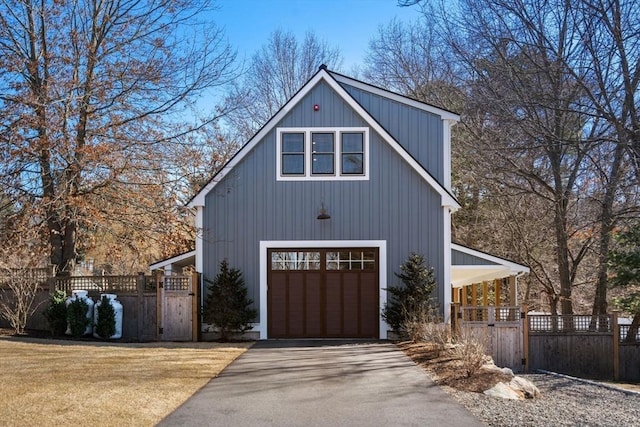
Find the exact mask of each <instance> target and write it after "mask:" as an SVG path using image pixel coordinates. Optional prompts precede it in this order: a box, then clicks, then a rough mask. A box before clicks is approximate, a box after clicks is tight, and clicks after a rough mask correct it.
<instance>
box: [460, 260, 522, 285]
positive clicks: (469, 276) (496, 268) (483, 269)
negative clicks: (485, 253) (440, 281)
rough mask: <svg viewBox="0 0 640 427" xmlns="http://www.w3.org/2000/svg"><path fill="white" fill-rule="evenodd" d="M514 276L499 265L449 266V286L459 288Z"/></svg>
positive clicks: (506, 268) (507, 269)
mask: <svg viewBox="0 0 640 427" xmlns="http://www.w3.org/2000/svg"><path fill="white" fill-rule="evenodd" d="M514 274H516V273H515V272H513V271H511V270H510V269H509V268H508V267H505V266H501V265H454V266H451V277H452V279H451V286H453V287H454V288H460V287H462V286H466V285H472V284H474V283H479V282H484V281H485V280H493V279H502V278H504V277H509V276H512V275H514Z"/></svg>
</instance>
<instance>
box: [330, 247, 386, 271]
mask: <svg viewBox="0 0 640 427" xmlns="http://www.w3.org/2000/svg"><path fill="white" fill-rule="evenodd" d="M375 268H376V261H375V252H373V251H348V252H347V251H341V252H327V270H375Z"/></svg>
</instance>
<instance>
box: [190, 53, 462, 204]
mask: <svg viewBox="0 0 640 427" xmlns="http://www.w3.org/2000/svg"><path fill="white" fill-rule="evenodd" d="M338 79H342V80H343V81H344V82H348V83H347V84H351V85H354V86H356V84H360V86H361V87H364V86H366V87H367V88H368V89H365V90H369V91H377V92H379V93H384V95H383V96H386V97H387V98H391V99H394V100H399V102H403V103H404V104H407V105H411V106H418V107H417V108H421V109H423V110H425V111H429V112H431V113H434V114H437V115H440V116H441V117H442V118H443V120H455V121H458V120H459V116H458V115H456V114H454V113H451V112H450V111H446V110H442V109H439V108H437V107H434V106H431V105H429V104H424V103H421V102H418V101H415V100H412V99H410V98H406V97H403V96H401V95H398V94H394V93H392V92H388V91H384V90H383V89H380V88H375V87H374V86H369V85H366V84H365V83H362V82H359V83H358V81H357V80H354V79H350V78H348V77H346V76H342V75H339V74H335V75H334V73H332V72H330V71H328V70H327V69H326V67H325V66H321V67H320V69H319V70H318V72H317V73H316V74H314V75H313V77H311V78H310V79H309V81H307V83H305V85H304V86H303V87H302V88H301V89H300V90H299V91H298V92H297V93H296V94H295V95H294V96H293V97H292V98H291V99H290V100H289V101H287V103H286V104H285V105H284V106H283V107H282V108H280V110H278V112H277V113H276V114H275V115H274V116H273V117H271V119H269V121H268V122H267V123H266V124H265V125H264V126H263V127H262V128H261V129H260V130H259V131H258V132H257V133H256V134H255V135H254V136H253V137H252V138H251V139H250V140H249V141H248V142H247V143H246V144H245V145H244V146H243V147H242V148H241V149H240V150H239V151H238V152H237V153H236V155H235V156H233V157H232V158H231V159H230V160H229V161H228V162H227V164H225V166H224V167H223V168H222V169H221V170H219V171H218V172H217V173H216V174H215V175H214V176H213V177H212V178H211V180H209V182H208V183H207V184H206V185H205V186H204V187H202V189H200V191H199V192H198V193H197V194H196V195H195V196H194V197H192V198H191V200H190V201H189V202H188V203H187V206H189V207H195V206H204V202H205V197H206V196H207V194H209V192H210V191H211V190H213V189H214V188H215V186H216V185H217V184H218V183H219V182H220V181H222V179H223V178H224V177H225V176H227V174H228V173H229V172H230V171H231V170H233V168H234V167H235V166H236V165H237V164H238V163H240V161H241V160H242V159H243V158H244V157H245V156H246V155H247V154H248V153H249V152H251V150H253V148H254V147H255V146H256V145H257V144H258V143H259V142H260V141H261V140H262V139H263V138H264V137H265V136H266V135H267V134H268V133H269V132H271V131H272V130H273V128H274V127H275V126H276V124H277V123H278V122H280V120H282V119H283V118H284V117H285V116H286V115H287V113H289V111H291V109H292V108H293V107H294V106H295V105H297V104H298V103H299V102H300V101H301V100H302V99H303V98H304V97H305V96H306V95H307V94H308V93H309V92H310V91H311V90H312V89H313V88H314V87H315V86H316V85H317V84H318V83H320V82H324V83H326V84H327V85H328V86H329V87H330V88H331V89H333V90H334V91H335V92H336V93H337V94H338V96H340V97H341V98H343V99H344V101H345V102H346V103H347V104H348V105H349V106H350V107H351V108H352V109H353V110H354V111H355V112H356V113H358V114H359V115H360V116H361V117H362V118H363V120H364V121H365V122H366V123H367V125H369V127H371V128H372V129H373V130H374V131H375V132H376V133H378V134H379V135H380V136H381V137H382V139H383V140H385V141H386V142H387V143H388V144H389V146H391V148H393V149H394V150H395V151H396V152H397V153H398V154H399V155H400V156H401V157H402V158H403V159H404V160H405V161H406V162H407V163H408V164H409V166H411V167H412V168H413V169H414V170H415V171H416V172H417V173H418V175H420V176H421V177H422V178H423V179H424V180H425V181H426V182H427V183H428V184H429V185H430V186H431V187H432V188H433V189H434V190H435V191H436V192H437V193H438V194H440V197H441V201H442V206H447V207H450V208H451V209H452V210H454V211H455V210H457V209H459V208H460V204H459V203H458V201H457V200H456V199H455V197H454V196H453V195H452V194H451V193H449V191H447V189H446V188H444V186H443V185H441V184H440V183H439V182H438V180H436V179H435V178H434V177H433V175H431V174H430V173H429V171H427V170H426V169H425V168H424V166H422V165H421V164H420V163H419V162H418V161H417V160H416V159H415V158H414V157H413V156H411V154H410V153H409V152H408V151H407V150H406V149H405V148H404V147H403V146H402V145H400V143H398V141H396V139H395V138H394V137H393V136H391V134H390V133H389V132H388V131H387V130H386V129H385V128H384V127H383V126H382V125H380V123H378V121H377V120H376V119H374V118H373V117H372V116H371V114H369V113H368V112H367V111H366V110H365V109H364V107H362V106H361V105H360V104H359V103H358V102H357V101H356V100H355V98H353V96H351V95H350V94H349V93H348V92H347V91H346V90H345V89H344V88H343V87H342V86H341V85H340V83H339V82H338ZM363 85H364V86H363Z"/></svg>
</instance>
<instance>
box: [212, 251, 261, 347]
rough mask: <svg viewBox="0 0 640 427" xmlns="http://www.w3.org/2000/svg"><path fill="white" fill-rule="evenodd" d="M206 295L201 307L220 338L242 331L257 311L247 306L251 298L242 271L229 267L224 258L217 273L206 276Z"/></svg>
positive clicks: (223, 338)
mask: <svg viewBox="0 0 640 427" xmlns="http://www.w3.org/2000/svg"><path fill="white" fill-rule="evenodd" d="M205 281H206V282H207V283H208V284H209V285H208V289H209V295H208V297H207V301H206V303H205V308H204V320H205V321H206V322H210V323H213V325H214V326H216V327H217V328H218V330H219V332H220V339H221V340H223V341H224V340H227V339H228V338H229V335H230V334H231V333H232V332H239V333H244V332H245V331H247V330H249V329H251V328H252V327H251V325H250V324H249V323H250V322H251V321H252V320H253V319H254V318H255V317H256V315H257V311H256V310H255V309H253V308H250V306H251V304H253V301H252V300H250V299H248V298H247V288H246V286H245V284H244V278H243V277H242V273H241V272H240V270H238V269H237V268H229V264H228V263H227V260H224V261H222V263H221V264H220V273H219V274H218V275H217V276H216V278H215V280H214V281H213V282H212V281H210V280H208V279H205Z"/></svg>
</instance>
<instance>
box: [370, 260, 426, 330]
mask: <svg viewBox="0 0 640 427" xmlns="http://www.w3.org/2000/svg"><path fill="white" fill-rule="evenodd" d="M400 270H401V273H399V274H398V273H394V274H395V275H396V277H398V278H399V279H400V280H401V281H402V284H403V286H390V287H388V288H387V292H388V294H389V295H390V298H389V300H388V301H387V304H386V305H385V307H384V309H383V311H382V317H383V318H384V320H385V321H386V322H387V323H388V324H389V325H390V326H391V327H392V328H393V330H394V331H400V330H401V329H402V327H403V325H404V324H405V322H406V321H407V320H409V319H411V318H412V317H413V316H415V315H417V314H418V313H424V312H426V311H427V310H429V308H430V307H431V305H432V300H431V293H432V292H433V291H434V289H435V288H436V279H435V276H434V273H433V268H431V267H427V266H426V265H425V262H424V257H423V256H422V255H420V254H417V253H414V252H412V253H411V255H410V256H409V259H407V261H405V263H404V264H402V265H401V266H400Z"/></svg>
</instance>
